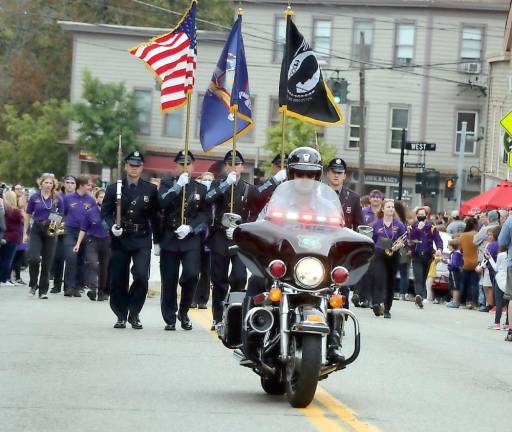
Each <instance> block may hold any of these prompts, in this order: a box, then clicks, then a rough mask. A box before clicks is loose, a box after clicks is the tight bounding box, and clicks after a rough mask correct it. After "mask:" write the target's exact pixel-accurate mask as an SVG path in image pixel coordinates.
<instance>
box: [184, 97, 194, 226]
mask: <svg viewBox="0 0 512 432" xmlns="http://www.w3.org/2000/svg"><path fill="white" fill-rule="evenodd" d="M191 98H192V90H190V91H188V92H187V121H186V123H185V163H184V165H183V167H184V171H183V172H186V171H187V165H188V140H189V131H190V99H191ZM186 189H187V185H184V186H183V189H182V190H183V196H182V197H181V225H184V224H185V204H186Z"/></svg>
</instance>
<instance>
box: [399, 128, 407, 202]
mask: <svg viewBox="0 0 512 432" xmlns="http://www.w3.org/2000/svg"><path fill="white" fill-rule="evenodd" d="M406 139H407V137H406V133H405V129H402V142H401V144H400V177H399V179H398V199H399V200H401V199H402V193H403V183H404V153H405V141H406Z"/></svg>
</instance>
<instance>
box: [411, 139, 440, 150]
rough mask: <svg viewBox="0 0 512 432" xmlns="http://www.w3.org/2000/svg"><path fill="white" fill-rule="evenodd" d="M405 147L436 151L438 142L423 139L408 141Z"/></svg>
mask: <svg viewBox="0 0 512 432" xmlns="http://www.w3.org/2000/svg"><path fill="white" fill-rule="evenodd" d="M405 149H406V150H416V151H436V144H435V143H428V142H423V141H406V142H405Z"/></svg>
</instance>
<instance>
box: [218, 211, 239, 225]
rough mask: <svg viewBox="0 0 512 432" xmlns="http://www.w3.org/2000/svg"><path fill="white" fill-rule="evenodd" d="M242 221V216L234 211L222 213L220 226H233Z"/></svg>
mask: <svg viewBox="0 0 512 432" xmlns="http://www.w3.org/2000/svg"><path fill="white" fill-rule="evenodd" d="M241 222H242V216H240V215H239V214H236V213H224V214H223V215H222V226H223V227H224V228H234V227H236V226H238V225H240V223H241Z"/></svg>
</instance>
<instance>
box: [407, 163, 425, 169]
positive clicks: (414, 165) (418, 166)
mask: <svg viewBox="0 0 512 432" xmlns="http://www.w3.org/2000/svg"><path fill="white" fill-rule="evenodd" d="M404 167H406V168H425V164H424V163H421V162H405V163H404Z"/></svg>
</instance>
